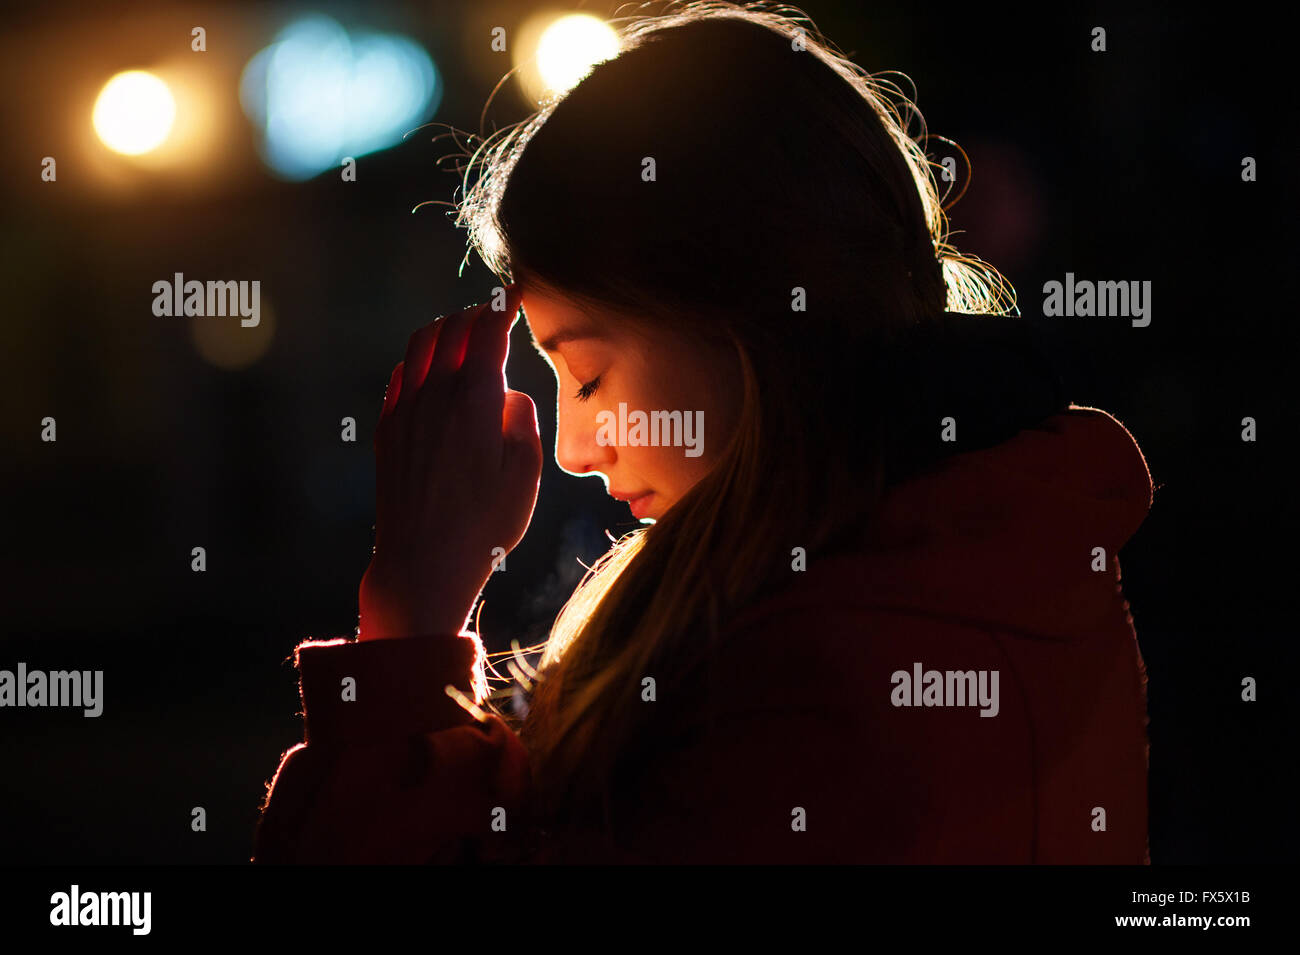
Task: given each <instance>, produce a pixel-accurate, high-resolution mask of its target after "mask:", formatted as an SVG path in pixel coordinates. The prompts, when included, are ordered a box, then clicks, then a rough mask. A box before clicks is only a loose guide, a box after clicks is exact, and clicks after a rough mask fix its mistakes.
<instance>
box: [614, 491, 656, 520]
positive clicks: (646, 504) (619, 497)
mask: <svg viewBox="0 0 1300 955" xmlns="http://www.w3.org/2000/svg"><path fill="white" fill-rule="evenodd" d="M654 496H655V495H654V492H653V491H647V492H646V493H644V494H637V495H630V494H614V493H612V492H611V493H610V497H612V498H613V499H614V500H616V501H625V502H626V503H627V506H628V507H630V508H631V509H632V516H633V517H635V518H636V519H637V520H641V519H642V518H644V517H648V516H649V512H650V506H651V504H652V503H653V502H654Z"/></svg>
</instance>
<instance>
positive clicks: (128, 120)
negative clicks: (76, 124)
mask: <svg viewBox="0 0 1300 955" xmlns="http://www.w3.org/2000/svg"><path fill="white" fill-rule="evenodd" d="M175 119H176V101H175V100H174V99H173V98H172V93H171V90H170V89H168V88H167V84H166V83H164V82H163V81H162V80H160V79H159V78H158V77H156V76H154V75H153V74H152V73H147V72H145V71H144V70H127V71H126V72H124V73H118V74H117V75H116V76H114V77H113V78H112V79H111V80H109V81H108V82H107V83H106V84H104V88H103V90H101V91H100V94H99V98H98V99H96V100H95V109H94V113H93V114H92V122H93V124H94V127H95V132H96V133H97V134H98V135H99V138H100V140H101V141H102V142H103V143H104V145H105V146H107V147H108V148H109V149H111V150H113V151H114V152H119V153H123V154H125V155H127V156H138V155H140V154H142V153H147V152H149V151H150V150H153V149H156V148H157V147H158V146H160V145H162V143H163V141H164V140H165V139H166V138H167V135H168V133H170V132H171V129H172V123H173V122H174V121H175Z"/></svg>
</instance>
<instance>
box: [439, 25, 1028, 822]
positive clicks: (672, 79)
mask: <svg viewBox="0 0 1300 955" xmlns="http://www.w3.org/2000/svg"><path fill="white" fill-rule="evenodd" d="M778 9H779V10H780V11H781V12H776V11H775V10H771V9H768V5H766V4H749V5H744V6H738V5H735V4H731V3H722V2H704V3H688V4H671V5H670V6H669V8H668V9H667V10H665V11H664V12H662V13H661V14H660V15H657V16H650V17H636V18H633V19H630V20H628V21H626V22H623V23H621V30H620V52H619V54H618V55H617V56H616V57H615V58H613V59H611V60H608V61H606V62H603V63H601V64H599V65H597V66H596V67H595V68H594V70H593V71H592V72H591V73H590V74H589V75H588V76H587V78H585V79H584V80H583V81H581V82H580V83H579V84H578V85H577V86H576V87H574V88H573V89H572V90H570V91H569V92H568V93H567V94H566V95H564V96H563V97H561V98H560V99H558V101H555V102H551V103H548V104H547V105H546V106H544V107H543V108H542V109H541V110H540V111H538V112H537V113H536V114H534V115H533V116H532V117H531V118H529V119H527V120H525V121H523V122H522V123H520V124H518V125H516V126H514V127H511V128H508V129H506V130H502V131H501V133H499V134H497V135H496V136H493V137H491V138H490V139H488V140H486V141H485V142H484V143H483V145H482V146H481V147H480V148H479V149H478V151H477V152H476V153H475V154H474V157H473V161H472V162H471V164H470V166H469V167H468V168H467V171H466V191H465V193H464V199H463V201H462V203H461V205H460V207H459V210H458V215H459V218H458V219H457V222H458V224H460V225H463V226H465V227H467V228H468V229H469V234H470V241H471V244H472V246H473V248H474V249H475V250H476V251H477V252H478V254H479V255H480V256H481V257H482V258H483V259H484V261H485V262H486V263H487V264H488V266H489V267H490V268H491V269H492V270H493V271H494V272H495V273H497V274H498V275H500V276H503V277H506V278H510V279H517V280H520V281H522V282H523V283H524V286H525V288H527V287H528V286H529V284H530V283H531V284H536V285H542V284H544V285H546V286H548V287H551V288H553V289H557V290H560V291H562V292H563V293H564V294H565V295H566V296H568V297H569V298H571V299H574V300H576V301H580V302H584V301H585V302H590V303H594V304H596V305H603V306H606V307H609V308H613V309H617V310H619V311H622V312H624V313H627V312H631V313H634V314H635V315H637V316H639V317H640V318H641V320H643V321H645V322H647V323H654V324H655V325H657V326H658V327H659V328H660V329H662V330H664V331H666V332H671V333H673V334H678V335H685V336H693V337H694V338H695V340H697V341H699V342H701V343H710V344H714V345H716V344H717V343H724V344H727V345H728V346H729V347H731V348H734V351H735V355H736V358H737V362H736V365H737V367H738V368H739V380H737V381H734V382H727V383H725V386H726V387H734V388H735V389H737V391H738V393H739V394H740V397H741V406H742V411H741V414H740V419H739V424H738V426H737V427H736V429H735V431H734V433H733V434H732V435H731V437H730V441H729V443H728V445H727V447H726V448H725V450H724V451H723V453H722V454H721V456H720V458H719V460H718V463H717V465H716V467H714V468H713V469H712V470H711V471H710V472H709V474H708V475H707V476H706V477H705V478H704V479H703V480H701V481H700V482H698V483H697V484H696V485H695V486H694V487H693V488H692V489H691V491H690V492H689V493H688V494H686V495H684V496H683V497H682V498H681V500H679V501H678V502H677V504H676V505H675V506H673V507H672V508H671V509H670V510H669V511H668V512H667V513H665V514H664V516H663V517H662V518H661V519H660V520H658V521H657V522H656V523H655V524H653V525H650V526H648V527H643V528H639V529H637V530H635V531H633V532H631V533H629V534H627V535H625V536H624V537H623V538H621V539H620V540H619V541H618V542H617V543H616V544H615V546H613V548H612V549H611V550H610V551H609V552H608V553H607V554H606V555H605V556H604V557H603V558H602V559H601V560H600V561H599V562H598V563H597V564H596V565H595V566H594V567H593V568H592V569H591V571H590V572H589V573H588V574H587V576H586V577H585V578H584V579H583V581H582V583H581V584H580V585H579V587H578V589H577V590H576V591H575V593H574V594H573V596H572V598H571V599H570V600H569V602H568V603H567V604H566V605H565V607H564V608H563V610H562V611H561V613H560V614H559V617H558V618H557V619H556V621H555V624H554V626H553V628H552V630H551V633H550V636H549V639H548V640H547V642H546V644H545V652H544V654H543V656H542V659H541V663H540V678H539V680H538V681H537V683H536V685H535V687H534V688H533V691H532V695H531V698H530V699H529V700H528V708H527V715H526V718H525V719H524V720H523V721H522V723H516V725H518V727H519V729H520V733H521V737H522V738H523V740H524V742H525V744H526V745H527V746H528V748H529V750H530V754H531V756H532V758H533V767H534V779H535V783H536V785H537V792H538V796H539V798H540V800H541V802H540V805H541V806H543V807H546V808H545V809H544V810H543V811H544V812H548V813H551V814H553V815H555V816H559V815H562V811H564V810H568V811H571V812H574V813H577V812H579V811H581V807H586V806H587V805H588V802H589V801H590V805H592V806H596V805H603V806H604V809H605V812H606V818H607V821H608V818H609V817H608V813H609V808H610V800H609V798H608V797H609V794H610V792H611V791H612V790H613V789H614V788H615V784H616V782H617V780H618V778H619V777H618V773H619V765H620V756H621V754H626V753H629V752H632V751H633V748H634V744H635V743H636V741H637V740H644V739H645V738H646V734H647V733H648V732H650V730H651V721H653V720H656V719H662V718H663V716H662V714H663V713H664V712H666V711H667V708H665V707H663V706H661V705H659V704H656V705H654V706H648V705H646V704H644V703H643V702H641V693H642V688H643V680H644V679H646V678H647V677H650V678H653V679H654V680H655V681H656V685H657V687H658V690H657V693H658V696H659V698H661V699H662V698H664V697H665V696H666V695H668V694H671V693H672V692H673V689H677V690H680V688H682V687H685V686H686V685H687V684H688V681H689V680H690V679H692V678H693V676H698V674H699V673H701V672H710V670H711V668H712V667H715V666H717V665H719V661H720V659H721V657H722V655H723V654H724V652H729V651H733V650H738V651H739V652H741V653H743V645H742V646H740V647H734V646H731V645H729V644H728V643H727V642H726V639H725V636H726V624H727V621H728V619H729V618H730V617H732V616H734V615H735V614H736V612H737V611H738V610H740V609H742V608H744V607H746V606H747V605H750V604H752V603H753V602H754V601H755V598H756V597H757V596H758V595H760V594H761V593H763V592H765V591H767V590H771V589H772V588H774V587H778V586H780V585H781V584H782V583H783V582H788V581H789V579H790V577H789V575H790V573H791V560H792V553H794V549H795V548H803V550H804V552H805V553H806V554H807V557H808V560H809V561H812V560H815V559H816V558H817V557H818V556H819V555H823V554H825V553H828V552H830V551H832V550H836V549H839V548H842V547H851V546H853V544H854V543H855V542H857V541H860V540H862V538H863V535H864V534H865V533H866V530H867V527H868V525H869V523H870V520H871V517H872V514H873V513H874V511H875V509H876V507H877V505H878V502H879V500H880V496H881V492H882V491H883V489H884V488H885V486H886V484H887V481H886V475H887V473H888V464H889V462H888V461H886V460H885V452H884V445H883V442H882V438H881V436H882V433H883V429H884V428H885V427H886V420H885V419H886V416H887V414H888V411H887V408H886V404H887V403H888V401H890V400H897V396H892V395H886V394H881V393H879V391H878V389H875V388H874V387H873V383H874V382H875V381H876V380H877V376H876V375H875V374H874V373H873V371H872V369H873V368H879V367H880V365H879V363H880V362H883V361H887V356H888V354H889V345H890V342H891V341H893V340H895V339H896V338H897V337H898V336H899V335H900V334H901V333H902V332H904V331H905V330H907V329H909V328H913V327H915V326H918V325H923V324H924V323H926V322H928V321H931V320H933V319H934V318H935V317H936V316H937V315H938V314H939V313H942V312H944V311H945V310H947V311H953V312H967V313H983V314H999V315H1002V314H1009V313H1011V312H1012V311H1013V310H1014V307H1015V299H1014V291H1013V290H1012V289H1011V288H1010V286H1008V285H1007V284H1006V283H1005V282H1004V281H1003V279H1002V277H1001V276H1000V275H999V274H998V273H997V272H996V270H994V269H993V268H991V267H990V266H988V265H987V264H986V263H983V262H981V261H980V260H979V259H977V258H975V257H972V256H965V255H961V254H960V253H958V252H957V250H956V249H955V248H953V247H952V246H950V245H949V244H948V242H947V239H948V233H947V219H946V216H945V214H944V209H943V208H942V205H941V199H940V196H939V193H938V189H937V186H936V182H935V178H934V175H933V173H932V171H931V165H932V164H931V161H930V160H929V159H928V158H927V156H926V153H925V152H924V151H923V148H922V146H921V142H922V141H925V139H926V137H925V127H924V120H923V119H922V118H921V116H920V113H919V111H917V110H915V108H914V107H913V105H912V104H911V101H910V100H909V99H908V98H907V97H906V96H905V95H904V94H903V93H902V91H901V90H900V89H899V88H898V87H897V85H896V84H893V83H892V82H890V81H888V80H886V79H884V78H883V77H884V75H885V74H877V75H873V74H870V73H868V72H866V71H865V70H864V69H862V68H861V67H859V66H857V65H855V64H854V63H852V62H850V61H849V60H848V59H846V58H845V57H843V56H842V55H840V54H839V53H838V52H836V50H835V48H834V47H833V46H832V44H831V43H830V42H829V41H828V40H827V39H826V38H824V37H823V36H822V35H821V34H820V33H819V31H818V30H817V29H816V27H815V26H814V25H813V24H812V23H811V21H810V20H809V19H808V18H807V17H806V16H802V15H801V14H799V11H797V10H794V9H793V8H790V7H780V8H778ZM905 114H906V118H905ZM913 119H915V120H917V121H918V122H919V124H920V125H919V135H918V137H917V138H913V135H912V134H911V133H910V132H909V125H910V123H911V122H912V120H913ZM647 158H652V159H653V160H654V166H655V178H654V180H653V181H646V180H644V179H643V178H642V170H643V169H644V168H645V162H644V160H646V159H647ZM475 173H477V174H478V175H477V177H475V176H474V174H475ZM472 179H473V180H474V181H473V182H471V180H472ZM798 290H802V293H803V296H804V298H805V303H806V304H805V308H804V309H803V310H797V309H795V308H794V307H793V306H792V303H793V302H794V301H795V299H796V296H797V295H798V294H799V292H798ZM903 399H904V400H905V399H906V396H903ZM682 695H683V694H682V693H681V692H678V693H677V694H676V696H677V697H679V698H680V697H681V696H682ZM693 702H694V704H696V705H703V701H701V700H694V701H693ZM501 715H503V716H505V715H506V714H504V713H503V714H501Z"/></svg>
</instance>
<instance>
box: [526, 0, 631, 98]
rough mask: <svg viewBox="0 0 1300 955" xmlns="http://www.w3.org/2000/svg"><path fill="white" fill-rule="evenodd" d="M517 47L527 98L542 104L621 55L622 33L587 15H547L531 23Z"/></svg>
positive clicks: (597, 18) (527, 25)
mask: <svg viewBox="0 0 1300 955" xmlns="http://www.w3.org/2000/svg"><path fill="white" fill-rule="evenodd" d="M520 37H521V39H520V42H519V43H518V44H517V45H516V46H515V49H516V51H518V52H517V59H516V61H515V66H516V69H517V72H516V74H515V75H516V76H517V77H518V80H519V83H520V85H521V86H522V87H523V90H524V93H525V95H526V96H527V97H528V98H529V99H531V100H532V101H534V102H538V103H540V102H542V101H544V100H546V99H549V98H551V97H554V96H559V95H561V94H563V93H565V92H566V91H568V90H569V89H572V88H573V87H574V86H575V85H577V83H578V82H579V81H580V80H581V79H582V78H583V77H584V76H586V75H587V74H588V73H590V72H591V70H592V67H594V66H595V65H596V64H597V63H600V62H601V61H603V60H608V59H610V58H612V57H614V56H617V55H618V52H619V41H618V34H617V33H616V32H615V30H614V28H613V27H611V26H610V25H609V24H608V23H606V22H605V21H604V20H601V19H600V18H599V17H594V16H592V15H591V14H587V13H568V14H563V15H561V16H558V17H557V16H555V15H554V14H544V15H541V16H540V17H537V18H534V19H533V20H531V21H529V23H527V24H526V25H525V26H524V28H523V29H522V30H521V31H520Z"/></svg>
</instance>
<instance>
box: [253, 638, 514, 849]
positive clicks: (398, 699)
mask: <svg viewBox="0 0 1300 955" xmlns="http://www.w3.org/2000/svg"><path fill="white" fill-rule="evenodd" d="M482 660H483V649H482V644H481V643H480V642H479V640H478V638H477V637H476V636H475V635H473V634H465V633H462V634H460V635H459V636H455V637H448V636H439V637H404V638H400V639H388V640H367V641H356V640H351V639H339V640H328V641H311V640H309V641H304V642H303V643H301V644H299V645H298V646H297V647H296V648H295V651H294V663H295V666H296V667H297V669H298V673H299V692H300V695H301V700H302V715H303V719H304V734H303V741H302V742H301V743H299V744H297V745H295V746H294V747H293V748H291V749H290V750H288V751H287V752H286V753H284V755H283V756H282V757H281V761H280V765H279V768H278V770H277V771H276V774H275V777H274V778H273V779H272V781H271V782H270V784H269V785H268V787H267V794H266V798H265V800H264V801H263V803H262V807H261V809H262V815H261V818H260V819H259V821H258V825H257V831H256V834H255V837H254V846H253V857H252V861H253V862H256V863H296V864H367V863H369V864H418V863H429V862H504V861H518V856H519V854H520V853H522V852H524V851H525V850H524V848H523V847H524V845H525V843H526V832H527V829H528V827H527V825H526V824H525V822H524V818H523V813H524V810H525V809H526V805H527V793H528V788H529V767H528V757H527V753H526V751H525V749H524V747H523V744H522V743H521V742H520V740H519V738H518V737H517V736H516V735H515V734H514V733H513V732H512V731H511V730H510V729H509V728H508V727H507V726H506V724H505V723H504V722H502V720H501V719H500V718H499V717H498V716H496V715H495V714H492V713H486V714H483V718H482V719H479V718H477V717H476V716H475V715H473V714H471V712H470V711H469V710H468V709H466V708H465V707H463V706H462V705H461V704H460V703H458V702H457V701H456V700H455V699H453V698H452V697H451V696H450V695H448V694H447V692H446V691H445V688H446V687H447V685H448V684H450V685H453V686H455V687H456V688H457V689H459V690H460V691H461V692H462V693H463V694H464V695H465V696H466V697H467V698H468V699H471V700H472V699H474V693H473V690H472V683H473V678H474V675H475V674H476V673H478V674H481V673H482Z"/></svg>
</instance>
